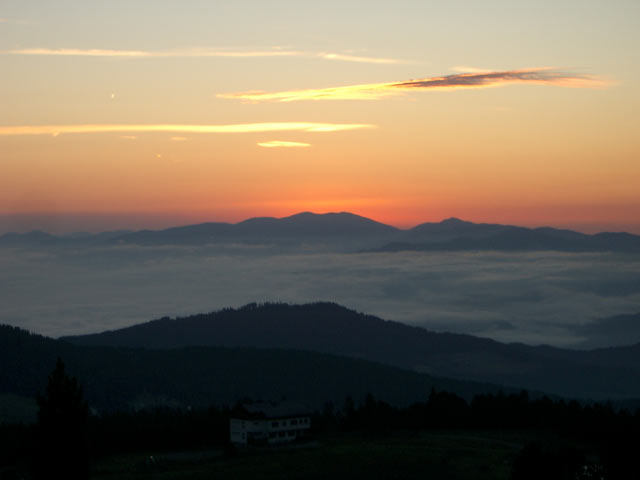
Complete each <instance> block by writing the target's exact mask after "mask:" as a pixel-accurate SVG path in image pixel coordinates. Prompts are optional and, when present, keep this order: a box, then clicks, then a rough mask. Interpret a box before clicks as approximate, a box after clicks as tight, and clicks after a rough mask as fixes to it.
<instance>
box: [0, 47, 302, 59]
mask: <svg viewBox="0 0 640 480" xmlns="http://www.w3.org/2000/svg"><path fill="white" fill-rule="evenodd" d="M5 53H7V54H10V55H39V56H61V57H125V58H154V57H155V58H163V57H239V58H242V57H286V56H292V55H300V52H296V51H291V50H279V49H273V50H209V49H188V50H162V51H148V50H103V49H79V48H23V49H18V50H9V51H7V52H5Z"/></svg>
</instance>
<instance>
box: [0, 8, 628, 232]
mask: <svg viewBox="0 0 640 480" xmlns="http://www.w3.org/2000/svg"><path fill="white" fill-rule="evenodd" d="M639 24H640V3H639V2H637V1H633V0H630V1H625V0H620V1H613V2H605V1H588V0H582V1H553V2H551V1H544V0H537V1H518V2H514V1H485V2H475V1H473V2H472V1H449V2H430V1H397V2H393V3H391V2H381V1H374V0H368V1H362V2H360V1H344V0H342V1H324V2H313V3H312V2H300V1H270V2H263V1H242V0H234V1H222V0H220V1H180V2H178V1H173V2H171V1H153V2H151V1H148V2H145V1H132V0H129V1H126V2H125V1H110V2H83V1H58V2H47V1H29V0H21V1H12V0H2V1H0V68H1V71H2V75H1V76H0V233H3V232H6V231H26V230H31V229H43V230H47V231H51V232H54V233H61V232H71V231H79V230H88V231H101V230H110V229H118V228H133V229H135V228H162V227H167V226H171V225H177V224H186V223H195V222H203V221H233V222H235V221H240V220H243V219H245V218H248V217H254V216H286V215H291V214H294V213H297V212H301V211H314V212H318V213H321V212H329V211H350V212H353V213H357V214H360V215H364V216H367V217H370V218H373V219H376V220H378V221H382V222H385V223H389V224H393V225H396V226H399V227H410V226H413V225H416V224H418V223H422V222H426V221H438V220H441V219H443V218H447V217H451V216H456V217H460V218H463V219H466V220H471V221H479V222H496V223H511V224H519V225H526V226H538V225H552V226H559V227H569V228H574V229H577V230H581V231H586V232H595V231H602V230H616V231H619V230H626V231H631V232H635V233H640V215H638V212H640V188H638V185H640V162H639V161H638V160H640V108H639V107H640V62H639V61H638V58H639V57H638V54H637V46H638V45H640V28H639V27H640V25H639Z"/></svg>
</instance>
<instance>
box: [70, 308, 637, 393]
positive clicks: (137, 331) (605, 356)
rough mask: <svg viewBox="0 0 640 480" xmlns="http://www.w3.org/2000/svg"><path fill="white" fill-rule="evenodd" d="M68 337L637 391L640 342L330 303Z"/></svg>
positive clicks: (579, 389)
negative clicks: (528, 333) (540, 340)
mask: <svg viewBox="0 0 640 480" xmlns="http://www.w3.org/2000/svg"><path fill="white" fill-rule="evenodd" d="M66 340H68V341H69V342H73V343H76V344H79V345H80V344H81V345H109V346H128V347H145V348H176V347H185V346H195V345H200V346H220V347H259V348H288V349H299V350H309V351H316V352H323V353H330V354H335V355H344V356H350V357H356V358H364V359H368V360H373V361H376V362H381V363H386V364H389V365H394V366H398V367H403V368H407V369H411V370H414V371H419V372H426V373H429V374H432V375H437V376H443V377H450V378H458V379H466V380H474V381H481V382H490V383H497V384H502V385H513V386H516V387H522V388H528V389H532V390H539V391H546V392H552V393H556V394H558V395H564V396H571V397H579V398H593V399H608V398H614V399H615V398H628V397H639V396H640V345H635V346H631V347H617V348H608V349H600V350H591V351H577V350H568V349H560V348H552V347H531V346H526V345H522V344H504V343H499V342H496V341H493V340H489V339H484V338H478V337H473V336H470V335H460V334H451V333H434V332H430V331H427V330H425V329H422V328H418V327H411V326H407V325H404V324H401V323H397V322H392V321H385V320H382V319H380V318H377V317H374V316H371V315H364V314H361V313H358V312H355V311H353V310H349V309H347V308H344V307H341V306H339V305H336V304H333V303H314V304H307V305H287V304H264V305H256V304H251V305H247V306H245V307H243V308H239V309H225V310H221V311H218V312H214V313H209V314H201V315H194V316H191V317H186V318H178V319H170V318H162V319H159V320H155V321H151V322H148V323H143V324H140V325H135V326H132V327H128V328H124V329H121V330H115V331H109V332H104V333H101V334H95V335H86V336H78V337H67V338H66Z"/></svg>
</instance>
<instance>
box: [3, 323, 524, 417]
mask: <svg viewBox="0 0 640 480" xmlns="http://www.w3.org/2000/svg"><path fill="white" fill-rule="evenodd" d="M57 357H60V358H62V359H63V360H64V363H65V364H66V366H67V370H68V371H69V373H70V374H71V375H73V376H75V377H77V378H78V380H79V381H80V383H81V384H82V385H83V386H84V391H85V395H86V398H87V400H88V401H89V405H90V407H92V408H94V409H96V410H97V411H112V410H118V409H125V410H129V409H134V410H135V409H140V408H149V407H154V406H171V407H175V408H187V407H194V408H195V407H206V406H209V405H231V404H233V403H235V402H237V401H239V400H242V399H245V398H252V399H261V400H264V401H276V400H281V399H282V398H283V397H286V398H287V399H289V400H291V401H298V402H301V403H304V404H306V405H308V406H309V407H312V408H321V407H322V405H323V404H324V402H326V401H333V402H342V401H343V400H344V398H345V397H346V396H353V397H354V398H362V397H364V395H365V394H367V393H372V394H374V395H376V397H378V398H380V399H383V400H385V401H387V402H390V403H391V404H393V405H408V404H410V403H412V402H415V401H418V400H420V399H424V398H426V395H428V393H429V391H430V390H431V389H432V388H437V389H438V390H447V391H450V392H454V393H456V394H458V395H461V396H462V397H464V398H467V399H469V398H471V396H473V395H475V394H478V393H487V392H497V391H498V390H500V387H499V386H496V385H488V384H482V383H478V382H467V381H459V380H451V379H446V378H438V377H434V376H430V375H426V374H420V373H417V372H412V371H409V370H405V369H401V368H397V367H392V366H389V365H382V364H379V363H374V362H371V361H367V360H362V359H355V358H345V357H339V356H335V355H327V354H321V353H316V352H306V351H301V350H286V349H258V348H222V347H185V348H175V349H170V350H153V349H147V348H123V347H121V348H116V347H97V346H93V347H89V346H79V345H73V344H71V343H69V342H67V341H64V340H54V339H52V338H47V337H43V336H40V335H34V334H31V333H29V332H27V331H26V330H22V329H19V328H16V327H10V326H6V325H2V326H0V366H1V367H0V393H4V394H13V395H18V396H22V397H33V396H34V395H35V393H36V392H38V391H42V390H43V389H44V385H45V382H46V379H47V374H48V372H49V370H50V368H51V365H55V363H56V359H57ZM506 391H514V390H512V389H506ZM0 400H1V399H0Z"/></svg>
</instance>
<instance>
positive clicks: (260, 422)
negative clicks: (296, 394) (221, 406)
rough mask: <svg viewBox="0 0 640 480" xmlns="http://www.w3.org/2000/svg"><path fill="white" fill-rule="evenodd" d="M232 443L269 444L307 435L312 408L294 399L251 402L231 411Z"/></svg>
mask: <svg viewBox="0 0 640 480" xmlns="http://www.w3.org/2000/svg"><path fill="white" fill-rule="evenodd" d="M229 423H230V425H229V427H230V433H231V443H234V444H236V445H268V444H277V443H285V442H291V441H293V440H296V439H299V438H303V437H306V436H307V435H308V433H309V428H310V427H311V412H310V411H309V410H308V409H307V408H305V407H304V406H302V405H299V404H296V403H293V402H280V403H262V402H261V403H249V404H244V405H242V408H239V409H236V410H234V411H233V412H232V414H231V419H230V421H229Z"/></svg>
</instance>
